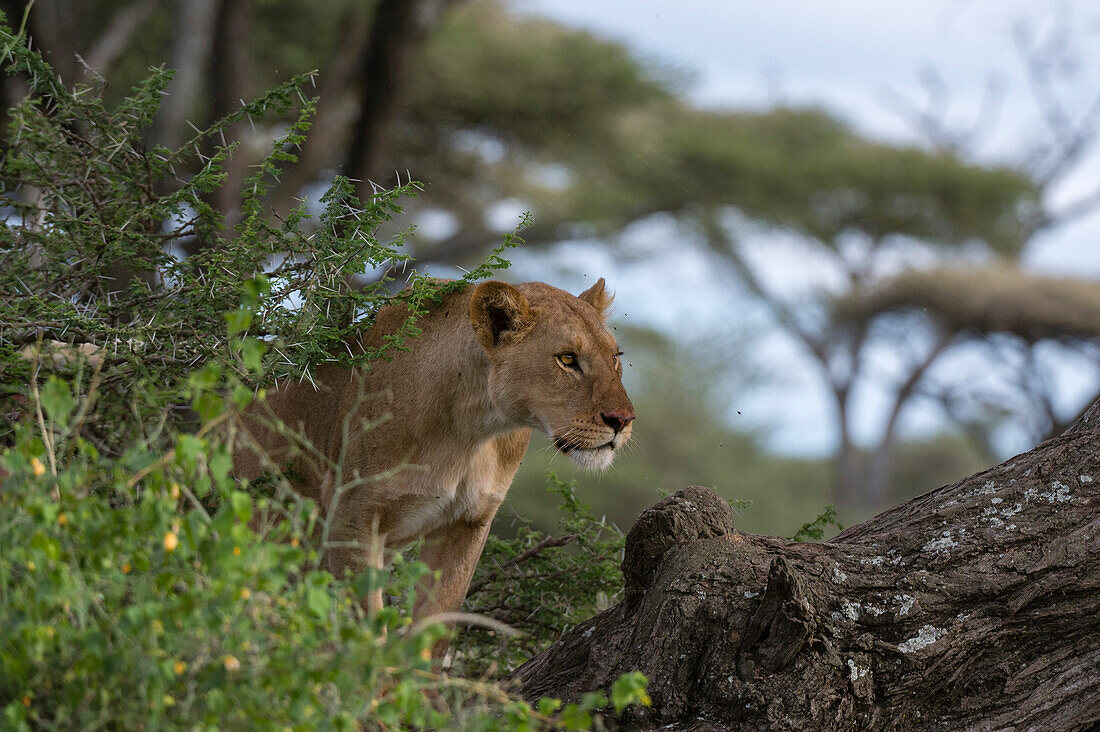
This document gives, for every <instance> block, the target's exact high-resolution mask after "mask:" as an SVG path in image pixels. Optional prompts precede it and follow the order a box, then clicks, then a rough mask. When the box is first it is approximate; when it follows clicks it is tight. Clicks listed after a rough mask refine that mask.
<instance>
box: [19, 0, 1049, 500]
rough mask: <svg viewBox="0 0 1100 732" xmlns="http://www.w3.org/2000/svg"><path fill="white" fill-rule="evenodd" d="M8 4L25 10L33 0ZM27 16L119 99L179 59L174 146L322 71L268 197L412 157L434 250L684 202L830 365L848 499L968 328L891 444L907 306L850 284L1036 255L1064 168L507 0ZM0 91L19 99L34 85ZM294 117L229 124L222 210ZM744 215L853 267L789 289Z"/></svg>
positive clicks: (922, 361) (869, 494) (923, 369)
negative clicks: (873, 374) (877, 346)
mask: <svg viewBox="0 0 1100 732" xmlns="http://www.w3.org/2000/svg"><path fill="white" fill-rule="evenodd" d="M0 4H2V5H3V7H4V9H5V11H6V12H7V13H8V15H9V16H10V17H13V18H18V17H20V16H21V14H22V10H23V7H24V3H23V2H21V1H20V0H4V1H3V2H2V3H0ZM30 27H31V31H32V35H33V36H34V38H35V39H36V43H37V44H38V46H39V47H40V48H41V49H42V50H43V51H44V52H45V53H46V55H47V56H48V57H49V58H50V59H51V60H52V62H53V63H54V65H55V66H56V67H57V68H58V69H59V70H60V71H61V72H62V76H63V77H64V78H65V79H66V81H69V82H70V83H72V82H73V81H76V82H79V83H85V84H93V85H96V84H106V85H107V90H106V91H107V97H108V98H111V97H112V96H113V97H115V98H119V97H121V96H123V95H124V94H125V93H126V92H127V90H128V89H129V88H130V87H131V86H132V85H133V84H135V83H136V82H137V80H138V79H141V78H143V77H144V75H145V73H146V70H147V68H148V67H149V66H150V65H153V66H157V65H162V64H167V65H168V66H169V67H173V68H176V69H177V73H176V77H175V79H174V81H173V82H172V84H171V85H169V87H168V88H167V93H168V97H167V100H168V101H169V103H167V104H166V105H165V106H164V107H163V108H162V110H161V113H160V116H159V117H158V119H157V125H156V126H155V127H154V129H153V132H152V133H151V139H150V140H149V142H150V144H166V145H172V144H175V143H178V142H179V141H180V139H179V136H180V135H182V134H183V132H184V131H185V130H186V129H187V124H188V123H191V124H194V125H195V126H198V127H203V126H205V125H206V124H207V123H208V122H209V121H210V120H212V119H216V118H219V117H221V116H223V115H225V114H227V113H230V112H233V111H235V110H236V109H238V108H239V106H240V102H239V100H240V99H247V98H252V97H253V96H254V95H255V94H256V93H257V92H258V91H260V90H262V89H264V88H267V87H268V86H270V85H272V84H273V83H276V82H279V81H282V80H284V79H286V78H287V77H288V76H290V75H291V74H294V73H301V72H305V71H309V70H311V69H318V70H319V76H318V82H317V87H316V93H317V96H318V98H319V101H318V103H317V113H316V116H315V118H314V119H313V122H312V124H313V130H312V132H311V134H310V136H309V138H308V141H307V142H306V143H305V144H304V146H303V148H302V149H301V150H300V151H299V154H298V158H299V160H298V162H297V163H296V164H295V165H293V166H290V167H289V168H288V169H287V170H286V171H285V172H284V173H283V175H282V178H281V183H282V184H281V185H280V186H277V187H275V188H273V192H272V194H271V195H270V197H269V198H268V200H267V201H266V202H265V203H266V205H267V206H268V208H269V209H270V210H272V211H273V214H274V215H275V216H286V215H287V214H288V212H289V211H291V210H292V209H293V207H294V206H295V205H296V203H297V201H296V198H310V199H311V200H312V198H314V197H315V196H316V193H315V191H317V190H321V189H323V187H324V184H325V183H327V182H328V181H329V180H331V178H332V176H333V175H334V174H336V173H342V174H344V175H347V176H348V177H349V178H350V179H352V180H353V181H357V185H358V188H359V192H360V194H361V195H364V194H368V193H370V192H371V191H372V190H373V189H374V185H375V183H372V181H375V182H378V183H381V184H386V185H389V184H391V183H392V182H393V179H394V177H395V175H396V176H397V178H398V179H399V180H405V179H407V178H410V177H411V178H413V179H416V180H420V181H423V182H424V183H425V184H426V186H427V190H426V192H425V193H424V194H423V195H421V196H420V197H418V198H417V199H416V201H415V202H413V203H412V204H411V205H410V206H409V210H410V212H411V213H412V214H413V215H414V218H415V216H417V215H420V216H422V217H427V216H429V215H431V216H432V217H434V220H435V221H436V222H437V223H438V222H442V224H440V225H437V226H433V227H431V231H428V232H426V233H424V234H422V235H420V236H418V237H417V238H415V239H414V240H413V241H412V242H411V249H412V251H413V253H414V255H415V257H416V259H417V261H418V262H419V263H420V264H422V265H423V264H431V263H448V264H464V263H468V262H469V261H472V260H474V259H476V258H477V256H478V255H480V254H481V253H483V252H484V251H485V249H486V248H487V247H488V246H490V245H491V244H493V243H494V242H495V241H497V240H498V239H499V235H500V233H501V231H500V229H501V227H500V225H499V222H497V221H496V220H495V218H494V213H496V212H498V211H499V210H500V209H501V206H502V205H503V204H508V203H511V204H513V206H512V208H518V209H520V210H522V209H529V210H531V211H532V213H533V217H534V225H533V226H531V227H530V228H529V229H527V230H526V231H525V233H524V237H525V239H526V240H527V242H528V245H529V246H539V245H548V244H553V243H555V242H558V241H561V240H563V239H567V238H571V237H572V238H576V237H578V236H586V237H592V236H595V237H598V238H600V239H602V240H603V241H604V242H613V241H614V240H615V238H616V235H617V234H618V233H620V232H622V231H623V230H624V228H626V227H627V226H628V225H629V224H631V223H632V222H636V221H640V220H643V219H645V218H647V217H650V216H653V215H655V214H666V215H667V214H671V215H672V216H674V217H675V218H676V220H677V221H678V222H679V223H680V225H681V226H682V228H683V231H684V232H685V239H687V240H690V241H694V242H703V244H704V246H705V247H707V248H709V250H710V251H711V252H713V253H716V254H717V255H719V257H720V258H721V259H722V260H723V261H725V262H726V263H727V264H728V265H729V267H730V269H731V271H732V272H733V273H734V274H735V275H736V276H737V277H739V278H740V279H741V280H742V281H743V283H744V285H745V286H746V288H747V289H748V290H749V292H750V293H752V294H753V295H754V296H755V297H757V298H758V299H759V300H760V301H761V302H763V303H764V304H765V305H767V307H768V308H769V309H770V311H771V313H772V315H773V317H774V322H775V323H776V324H777V325H778V326H779V327H781V328H782V329H784V330H785V331H786V332H787V333H788V335H790V336H791V337H793V338H794V340H795V341H797V342H798V343H800V344H801V345H802V346H803V347H804V349H805V351H806V353H807V354H809V356H810V358H811V360H812V361H813V363H814V364H815V365H816V366H817V368H818V370H819V372H820V374H821V377H822V379H823V380H824V382H825V383H826V384H827V386H828V388H829V391H830V393H831V394H832V395H833V398H834V403H835V414H836V426H837V431H838V434H839V440H838V447H837V454H836V461H835V462H836V466H837V470H836V471H835V472H836V477H835V481H834V483H835V487H834V495H835V496H836V498H837V499H838V500H840V501H841V502H842V503H844V504H846V505H854V504H858V503H863V504H868V503H871V504H873V503H877V502H881V501H882V500H883V497H884V496H885V495H887V493H888V492H889V491H888V487H889V484H890V482H891V480H892V474H893V468H894V467H895V466H896V465H897V462H898V460H897V455H896V454H895V449H894V448H895V444H896V443H897V441H898V429H899V428H898V425H899V421H900V418H901V415H902V413H903V411H904V409H905V407H906V406H907V405H908V404H909V403H910V402H911V400H912V399H913V398H914V397H915V396H917V395H918V394H920V393H921V386H922V384H923V382H924V381H925V377H926V374H927V372H928V371H929V370H930V369H931V368H932V367H933V365H934V363H935V362H936V361H937V359H938V358H939V357H940V356H941V355H942V354H943V353H944V352H945V351H947V350H949V349H950V348H951V347H953V346H954V345H955V344H957V343H958V342H959V338H958V337H957V336H958V334H959V331H958V330H954V331H951V332H939V333H937V334H935V335H934V336H933V337H932V338H931V340H930V342H929V345H928V347H927V348H925V349H923V350H921V351H919V352H916V353H914V354H912V357H911V358H910V359H909V362H908V363H907V364H906V365H905V367H904V368H903V369H902V373H900V375H899V376H898V378H897V379H896V383H894V384H892V385H891V387H890V389H891V394H892V397H891V398H892V400H893V404H892V407H891V408H890V412H889V415H888V416H887V418H886V421H885V423H884V425H883V426H882V429H881V431H880V433H879V436H878V437H877V438H876V440H875V444H871V445H861V444H857V441H856V439H855V437H854V436H853V434H852V420H853V417H852V415H853V412H854V411H855V410H856V408H857V406H856V405H855V404H854V402H853V399H854V396H853V395H854V393H855V391H856V387H857V385H858V384H859V383H860V380H861V379H863V378H865V376H866V373H867V369H866V363H865V359H866V355H867V352H868V349H869V346H870V344H873V343H879V342H882V339H881V338H880V333H879V329H877V327H876V326H875V322H877V321H876V317H875V316H877V314H878V313H879V312H880V310H886V311H893V310H895V309H896V308H895V307H894V305H895V303H893V302H886V301H883V300H866V301H865V303H878V305H879V306H881V307H880V308H876V307H873V306H872V305H871V304H868V305H866V306H865V307H864V310H863V312H864V313H865V317H861V318H856V319H853V318H851V317H849V316H845V317H840V315H841V314H840V312H839V311H837V310H836V309H835V305H836V302H837V298H841V299H846V302H853V301H855V300H859V299H861V298H863V297H864V295H865V294H866V293H869V292H871V291H872V289H873V288H877V287H878V286H879V285H881V282H882V280H883V279H884V277H886V276H887V275H889V274H892V273H896V271H897V270H898V265H899V263H900V264H901V265H902V266H901V269H903V270H907V269H909V268H910V265H911V263H912V257H911V256H910V255H911V254H912V252H914V251H919V252H925V253H930V254H931V258H932V259H933V260H934V261H941V260H944V259H951V258H952V257H954V256H955V255H957V254H960V253H962V254H965V255H967V256H971V255H973V253H974V252H981V253H984V255H988V256H994V255H995V256H1000V257H1007V258H1015V257H1018V256H1019V255H1020V253H1021V252H1022V251H1024V250H1025V248H1026V246H1027V245H1028V243H1029V241H1031V239H1032V237H1033V235H1034V233H1035V232H1036V231H1037V230H1039V229H1040V228H1041V227H1043V226H1045V225H1046V224H1047V222H1048V221H1049V216H1048V213H1047V212H1046V211H1045V209H1044V204H1045V201H1044V197H1043V192H1044V188H1043V186H1044V184H1045V181H1046V180H1048V178H1047V177H1044V176H1042V175H1037V174H1036V173H1035V171H1033V170H1030V169H1027V168H1024V167H1007V166H1000V167H998V166H989V165H979V164H976V163H973V162H971V161H970V158H969V157H968V156H967V155H966V154H965V151H963V150H961V149H960V148H956V147H951V146H940V147H939V148H936V149H927V148H922V147H916V146H901V145H894V144H887V143H883V142H879V141H875V140H870V139H868V138H866V137H864V136H862V135H860V134H858V133H857V132H856V131H854V130H853V129H852V128H851V127H850V126H848V125H846V124H845V123H843V122H842V121H840V120H838V119H837V118H836V117H835V116H833V115H831V114H829V113H827V112H825V111H822V110H819V109H790V108H777V109H773V110H769V111H764V112H744V111H727V110H715V109H699V108H696V107H693V106H692V105H691V104H690V103H689V102H688V101H686V98H685V95H684V91H685V89H686V87H687V84H688V78H687V75H686V74H684V73H682V72H681V71H679V70H677V69H674V68H668V67H665V66H662V65H661V64H659V63H655V62H652V61H649V60H641V59H639V58H638V57H637V56H636V55H634V54H632V53H631V52H630V51H628V50H627V49H626V48H624V47H623V46H622V45H620V44H617V43H614V42H611V41H607V40H602V39H599V38H597V37H595V36H593V35H591V34H589V33H586V32H583V31H578V30H573V29H568V28H565V27H562V26H560V25H557V24H555V23H552V22H549V21H546V20H542V19H537V18H533V17H527V16H522V15H519V14H517V13H514V12H512V11H511V10H509V8H508V7H507V5H506V4H505V3H504V2H502V0H466V1H463V0H419V1H418V2H402V1H401V0H374V1H367V0H334V1H333V2H327V3H319V4H318V3H313V4H305V5H303V4H301V3H292V2H289V1H288V0H255V1H254V2H234V1H233V0H174V1H173V2H155V1H154V0H125V1H124V0H79V2H78V1H77V0H39V2H38V3H37V4H35V6H34V9H33V11H32V12H31V14H30ZM3 93H4V96H5V99H4V101H5V106H10V105H11V103H12V102H13V100H15V99H18V98H19V96H20V90H19V85H18V83H14V82H12V83H8V84H7V85H6V86H5V87H4V89H3ZM291 122H292V120H290V119H289V118H288V119H287V120H283V121H282V122H280V121H279V120H275V121H265V122H263V123H260V122H257V121H255V120H251V119H242V120H240V121H239V122H237V123H235V124H234V125H232V126H231V127H229V128H227V129H226V130H224V133H223V134H224V135H225V137H226V138H227V139H228V140H230V141H232V140H238V141H239V142H240V146H239V148H238V149H237V151H236V154H235V155H234V157H233V158H232V160H230V161H228V162H227V163H226V164H225V171H226V175H227V177H228V183H227V185H225V186H224V187H223V188H222V189H220V190H219V191H217V192H214V193H212V194H211V200H210V201H209V203H210V204H211V205H212V206H213V207H214V208H215V209H216V210H219V211H220V212H221V213H222V215H223V216H224V217H225V219H226V222H227V223H228V224H234V223H236V222H237V221H238V220H239V218H240V212H239V211H238V210H236V209H235V208H234V206H235V203H234V202H235V201H239V195H238V193H239V189H240V187H241V186H242V185H243V184H244V181H245V180H246V177H247V173H248V171H249V166H250V165H253V164H255V163H256V162H257V161H258V160H259V159H260V158H261V157H262V154H263V151H264V150H266V149H267V148H268V146H269V144H270V142H271V140H272V139H274V138H276V137H277V136H278V135H279V133H280V125H281V124H290V123H291ZM208 144H210V146H211V147H210V149H208V150H204V151H202V152H203V154H205V155H210V154H211V153H212V152H213V144H214V143H213V142H210V143H208ZM200 159H201V158H200ZM177 174H178V175H181V176H186V175H187V171H177ZM746 221H747V222H751V224H752V226H753V227H756V228H757V229H763V230H766V231H771V232H782V233H784V234H786V235H788V236H793V237H796V238H798V239H799V241H801V242H802V244H803V245H804V246H805V247H807V248H808V250H810V251H812V252H814V253H815V255H816V256H821V257H823V258H824V260H825V261H827V262H828V263H829V265H828V266H829V267H831V268H833V269H834V270H835V271H836V272H838V273H839V274H840V276H841V281H842V282H843V284H842V285H841V286H840V287H839V289H838V290H836V291H827V290H823V289H821V288H818V289H813V290H812V291H809V292H808V293H806V294H805V295H804V296H802V297H799V298H796V299H790V298H785V297H781V296H779V295H777V294H776V293H775V292H773V291H772V290H771V289H770V288H769V287H768V284H767V282H766V281H765V279H764V278H762V277H761V274H760V272H759V267H758V266H757V264H755V263H754V261H753V260H752V259H751V258H750V257H747V256H746V250H745V246H744V242H743V239H744V235H745V233H746V227H745V225H744V222H746ZM512 223H514V222H512ZM504 228H507V229H510V228H511V224H509V225H508V226H507V227H504ZM216 243H217V237H216V236H209V237H205V238H204V237H199V238H198V239H196V241H195V243H194V244H191V245H188V246H190V247H191V249H192V250H193V249H195V248H202V247H209V246H212V245H216ZM678 243H679V242H675V243H672V244H670V247H669V249H668V252H667V253H666V256H672V255H674V249H673V247H674V246H676V245H677V244H678ZM376 276H377V273H368V274H367V275H366V278H367V279H370V278H373V277H376ZM359 279H360V280H362V279H363V276H360V277H359ZM874 291H875V292H879V290H878V289H874ZM868 307H869V308H871V309H872V310H874V312H870V313H868V311H867V308H868ZM845 312H848V313H849V315H850V312H851V311H850V309H849V310H848V311H845ZM662 383H663V384H665V385H667V381H666V382H662ZM662 388H664V387H662ZM696 429H702V426H701V425H697V427H696ZM639 432H640V433H641V432H642V431H641V430H640V431H639ZM663 435H664V437H667V433H663ZM642 439H643V437H642V436H641V434H639V443H641V441H642ZM662 439H663V438H662ZM868 455H870V457H868Z"/></svg>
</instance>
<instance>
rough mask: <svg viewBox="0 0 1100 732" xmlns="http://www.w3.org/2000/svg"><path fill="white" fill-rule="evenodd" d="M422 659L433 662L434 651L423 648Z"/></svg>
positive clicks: (421, 651) (421, 650)
mask: <svg viewBox="0 0 1100 732" xmlns="http://www.w3.org/2000/svg"><path fill="white" fill-rule="evenodd" d="M420 657H421V658H422V659H424V660H425V661H430V660H432V649H430V648H421V649H420Z"/></svg>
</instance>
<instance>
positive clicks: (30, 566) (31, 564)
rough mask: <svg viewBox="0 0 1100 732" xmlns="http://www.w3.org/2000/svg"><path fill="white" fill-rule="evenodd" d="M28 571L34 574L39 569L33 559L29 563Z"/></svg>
mask: <svg viewBox="0 0 1100 732" xmlns="http://www.w3.org/2000/svg"><path fill="white" fill-rule="evenodd" d="M27 569H29V570H30V571H31V572H33V571H34V570H36V569H38V565H37V564H35V563H34V560H33V559H31V560H30V561H28V562H27Z"/></svg>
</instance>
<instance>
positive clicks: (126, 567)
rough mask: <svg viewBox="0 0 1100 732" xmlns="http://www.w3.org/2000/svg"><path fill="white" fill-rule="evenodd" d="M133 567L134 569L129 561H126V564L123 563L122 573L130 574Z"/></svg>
mask: <svg viewBox="0 0 1100 732" xmlns="http://www.w3.org/2000/svg"><path fill="white" fill-rule="evenodd" d="M131 569H133V567H131V566H130V563H129V562H126V564H124V565H122V573H123V574H130V570H131Z"/></svg>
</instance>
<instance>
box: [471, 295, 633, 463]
mask: <svg viewBox="0 0 1100 732" xmlns="http://www.w3.org/2000/svg"><path fill="white" fill-rule="evenodd" d="M611 299H612V298H611V296H610V295H609V294H608V293H607V292H606V291H605V289H604V281H603V279H602V278H601V279H600V281H599V282H597V283H596V284H595V285H593V286H592V287H590V288H589V289H588V290H586V291H585V292H583V293H581V294H580V295H579V296H577V297H574V296H573V295H570V294H569V293H568V292H564V291H562V290H559V289H557V288H556V287H551V286H550V285H546V284H543V283H541V282H529V283H527V284H524V285H519V286H516V287H514V286H512V285H508V284H505V283H503V282H484V283H482V284H480V285H478V287H477V288H476V289H475V290H474V292H473V294H472V296H471V298H470V321H471V323H472V324H473V327H474V332H475V333H476V334H477V337H478V340H479V341H480V342H481V345H482V346H483V347H484V349H485V353H486V354H487V355H488V357H489V364H490V368H489V394H490V399H492V401H493V405H494V407H496V409H497V410H498V411H500V412H501V413H502V414H503V415H504V416H505V417H506V418H507V419H508V420H510V421H511V422H513V423H518V424H522V425H526V426H528V427H533V428H535V429H539V430H542V431H543V432H545V433H546V434H547V435H549V436H550V439H551V440H553V442H554V445H555V446H556V447H557V449H558V450H559V451H561V452H562V453H565V454H566V455H568V456H569V457H570V458H572V459H573V461H574V462H576V463H577V464H578V465H582V466H584V467H586V468H590V469H596V470H602V469H604V468H606V467H607V466H609V465H610V464H611V461H612V460H613V459H614V457H615V451H616V450H618V449H619V448H620V447H622V446H623V445H624V444H625V443H626V441H627V440H628V439H630V430H631V422H633V421H634V416H635V415H634V406H633V405H632V404H631V403H630V398H629V397H627V395H626V390H624V389H623V383H622V372H623V367H622V362H621V360H620V356H621V355H622V354H621V353H620V351H619V346H618V344H617V343H616V342H615V339H614V337H612V335H611V334H610V333H609V332H608V330H607V327H606V326H605V324H604V319H605V317H606V315H607V311H608V308H609V307H610V305H611Z"/></svg>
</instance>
